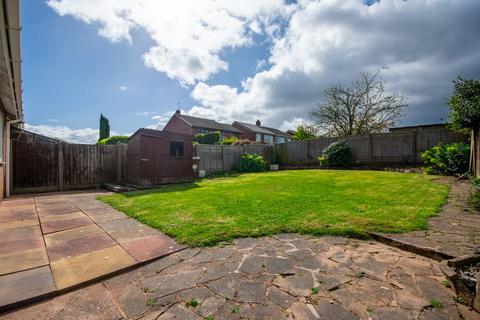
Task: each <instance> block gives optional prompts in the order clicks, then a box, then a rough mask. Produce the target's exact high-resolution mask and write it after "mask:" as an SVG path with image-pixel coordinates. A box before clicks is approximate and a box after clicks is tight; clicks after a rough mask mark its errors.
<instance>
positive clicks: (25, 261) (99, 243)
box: [0, 191, 183, 310]
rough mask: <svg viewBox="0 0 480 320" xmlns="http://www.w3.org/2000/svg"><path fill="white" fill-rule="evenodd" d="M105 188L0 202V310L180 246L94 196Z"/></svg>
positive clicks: (154, 256)
mask: <svg viewBox="0 0 480 320" xmlns="http://www.w3.org/2000/svg"><path fill="white" fill-rule="evenodd" d="M101 194H106V192H104V191H90V192H73V193H56V194H49V195H35V196H23V197H14V198H11V199H8V200H4V201H2V202H1V204H0V239H2V241H1V243H0V266H1V268H0V310H2V309H5V308H7V307H9V305H10V306H11V305H12V304H18V303H20V302H22V301H25V300H27V301H28V300H29V299H34V298H40V297H42V296H45V295H50V294H53V293H56V292H58V291H60V290H65V289H69V288H71V287H75V286H78V285H80V284H83V283H86V282H88V281H92V280H95V279H99V278H102V277H105V276H106V275H109V274H112V273H114V272H118V271H120V270H122V269H125V268H129V267H132V266H135V265H138V264H140V263H144V262H146V261H149V260H152V259H155V258H158V257H160V256H164V255H166V254H168V253H171V252H174V251H177V250H179V249H182V248H183V247H182V246H179V245H178V244H176V243H175V241H174V240H172V239H171V238H169V237H167V236H165V235H164V234H162V233H161V232H159V231H157V230H155V229H152V228H150V227H147V226H145V225H143V224H141V223H139V222H137V221H136V220H133V219H131V218H128V217H127V216H126V215H124V214H123V213H120V212H118V211H116V210H114V209H113V208H111V207H110V206H108V205H106V204H104V203H102V202H100V201H97V200H96V199H95V198H96V197H97V196H99V195H101Z"/></svg>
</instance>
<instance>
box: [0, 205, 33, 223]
mask: <svg viewBox="0 0 480 320" xmlns="http://www.w3.org/2000/svg"><path fill="white" fill-rule="evenodd" d="M0 210H1V209H0ZM32 219H37V212H36V211H35V207H34V206H28V209H24V210H21V208H16V207H10V208H8V211H5V210H1V211H0V222H2V223H3V222H9V221H17V220H32Z"/></svg>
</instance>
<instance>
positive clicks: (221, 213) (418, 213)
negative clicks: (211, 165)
mask: <svg viewBox="0 0 480 320" xmlns="http://www.w3.org/2000/svg"><path fill="white" fill-rule="evenodd" d="M425 195H428V197H426V196H425ZM447 195H448V185H447V184H443V183H441V180H438V179H436V178H435V177H431V176H428V175H421V174H404V173H395V172H383V171H364V170H288V171H275V172H261V173H255V174H240V175H237V176H235V177H231V178H222V179H212V180H208V179H204V180H201V181H197V182H194V183H186V184H174V185H168V186H164V187H161V188H159V189H152V190H142V191H136V192H129V193H122V194H114V195H108V196H102V197H101V198H100V199H101V200H102V201H105V202H107V203H108V204H110V205H112V206H113V207H115V208H116V209H118V210H120V211H123V212H125V213H126V214H127V215H129V216H130V217H133V218H135V219H138V220H139V221H141V222H143V223H145V224H148V225H150V226H151V227H154V228H157V229H159V230H160V231H162V232H163V233H165V234H168V235H169V236H172V237H175V239H176V240H177V241H178V242H179V243H184V244H188V245H192V246H202V245H214V244H217V243H220V242H223V241H231V240H233V239H236V238H241V237H260V236H266V235H274V234H278V233H282V232H289V233H296V232H298V233H303V234H312V235H326V234H329V235H337V236H356V237H367V236H368V232H387V233H390V232H395V233H397V232H406V231H412V230H419V229H425V228H427V219H428V218H429V217H431V216H433V215H435V213H436V212H439V210H440V208H441V206H442V205H443V204H444V203H445V201H446V197H447Z"/></svg>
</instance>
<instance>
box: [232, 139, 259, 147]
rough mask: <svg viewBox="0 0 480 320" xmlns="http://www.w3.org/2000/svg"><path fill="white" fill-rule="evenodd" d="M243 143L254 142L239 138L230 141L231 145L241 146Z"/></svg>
mask: <svg viewBox="0 0 480 320" xmlns="http://www.w3.org/2000/svg"><path fill="white" fill-rule="evenodd" d="M244 144H254V143H253V142H252V141H250V140H248V139H240V140H237V141H235V142H234V143H232V145H234V146H243V145H244Z"/></svg>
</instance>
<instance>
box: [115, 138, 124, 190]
mask: <svg viewBox="0 0 480 320" xmlns="http://www.w3.org/2000/svg"><path fill="white" fill-rule="evenodd" d="M122 148H123V144H117V145H116V146H115V149H117V150H116V151H117V180H118V182H122V151H123V150H122Z"/></svg>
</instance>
